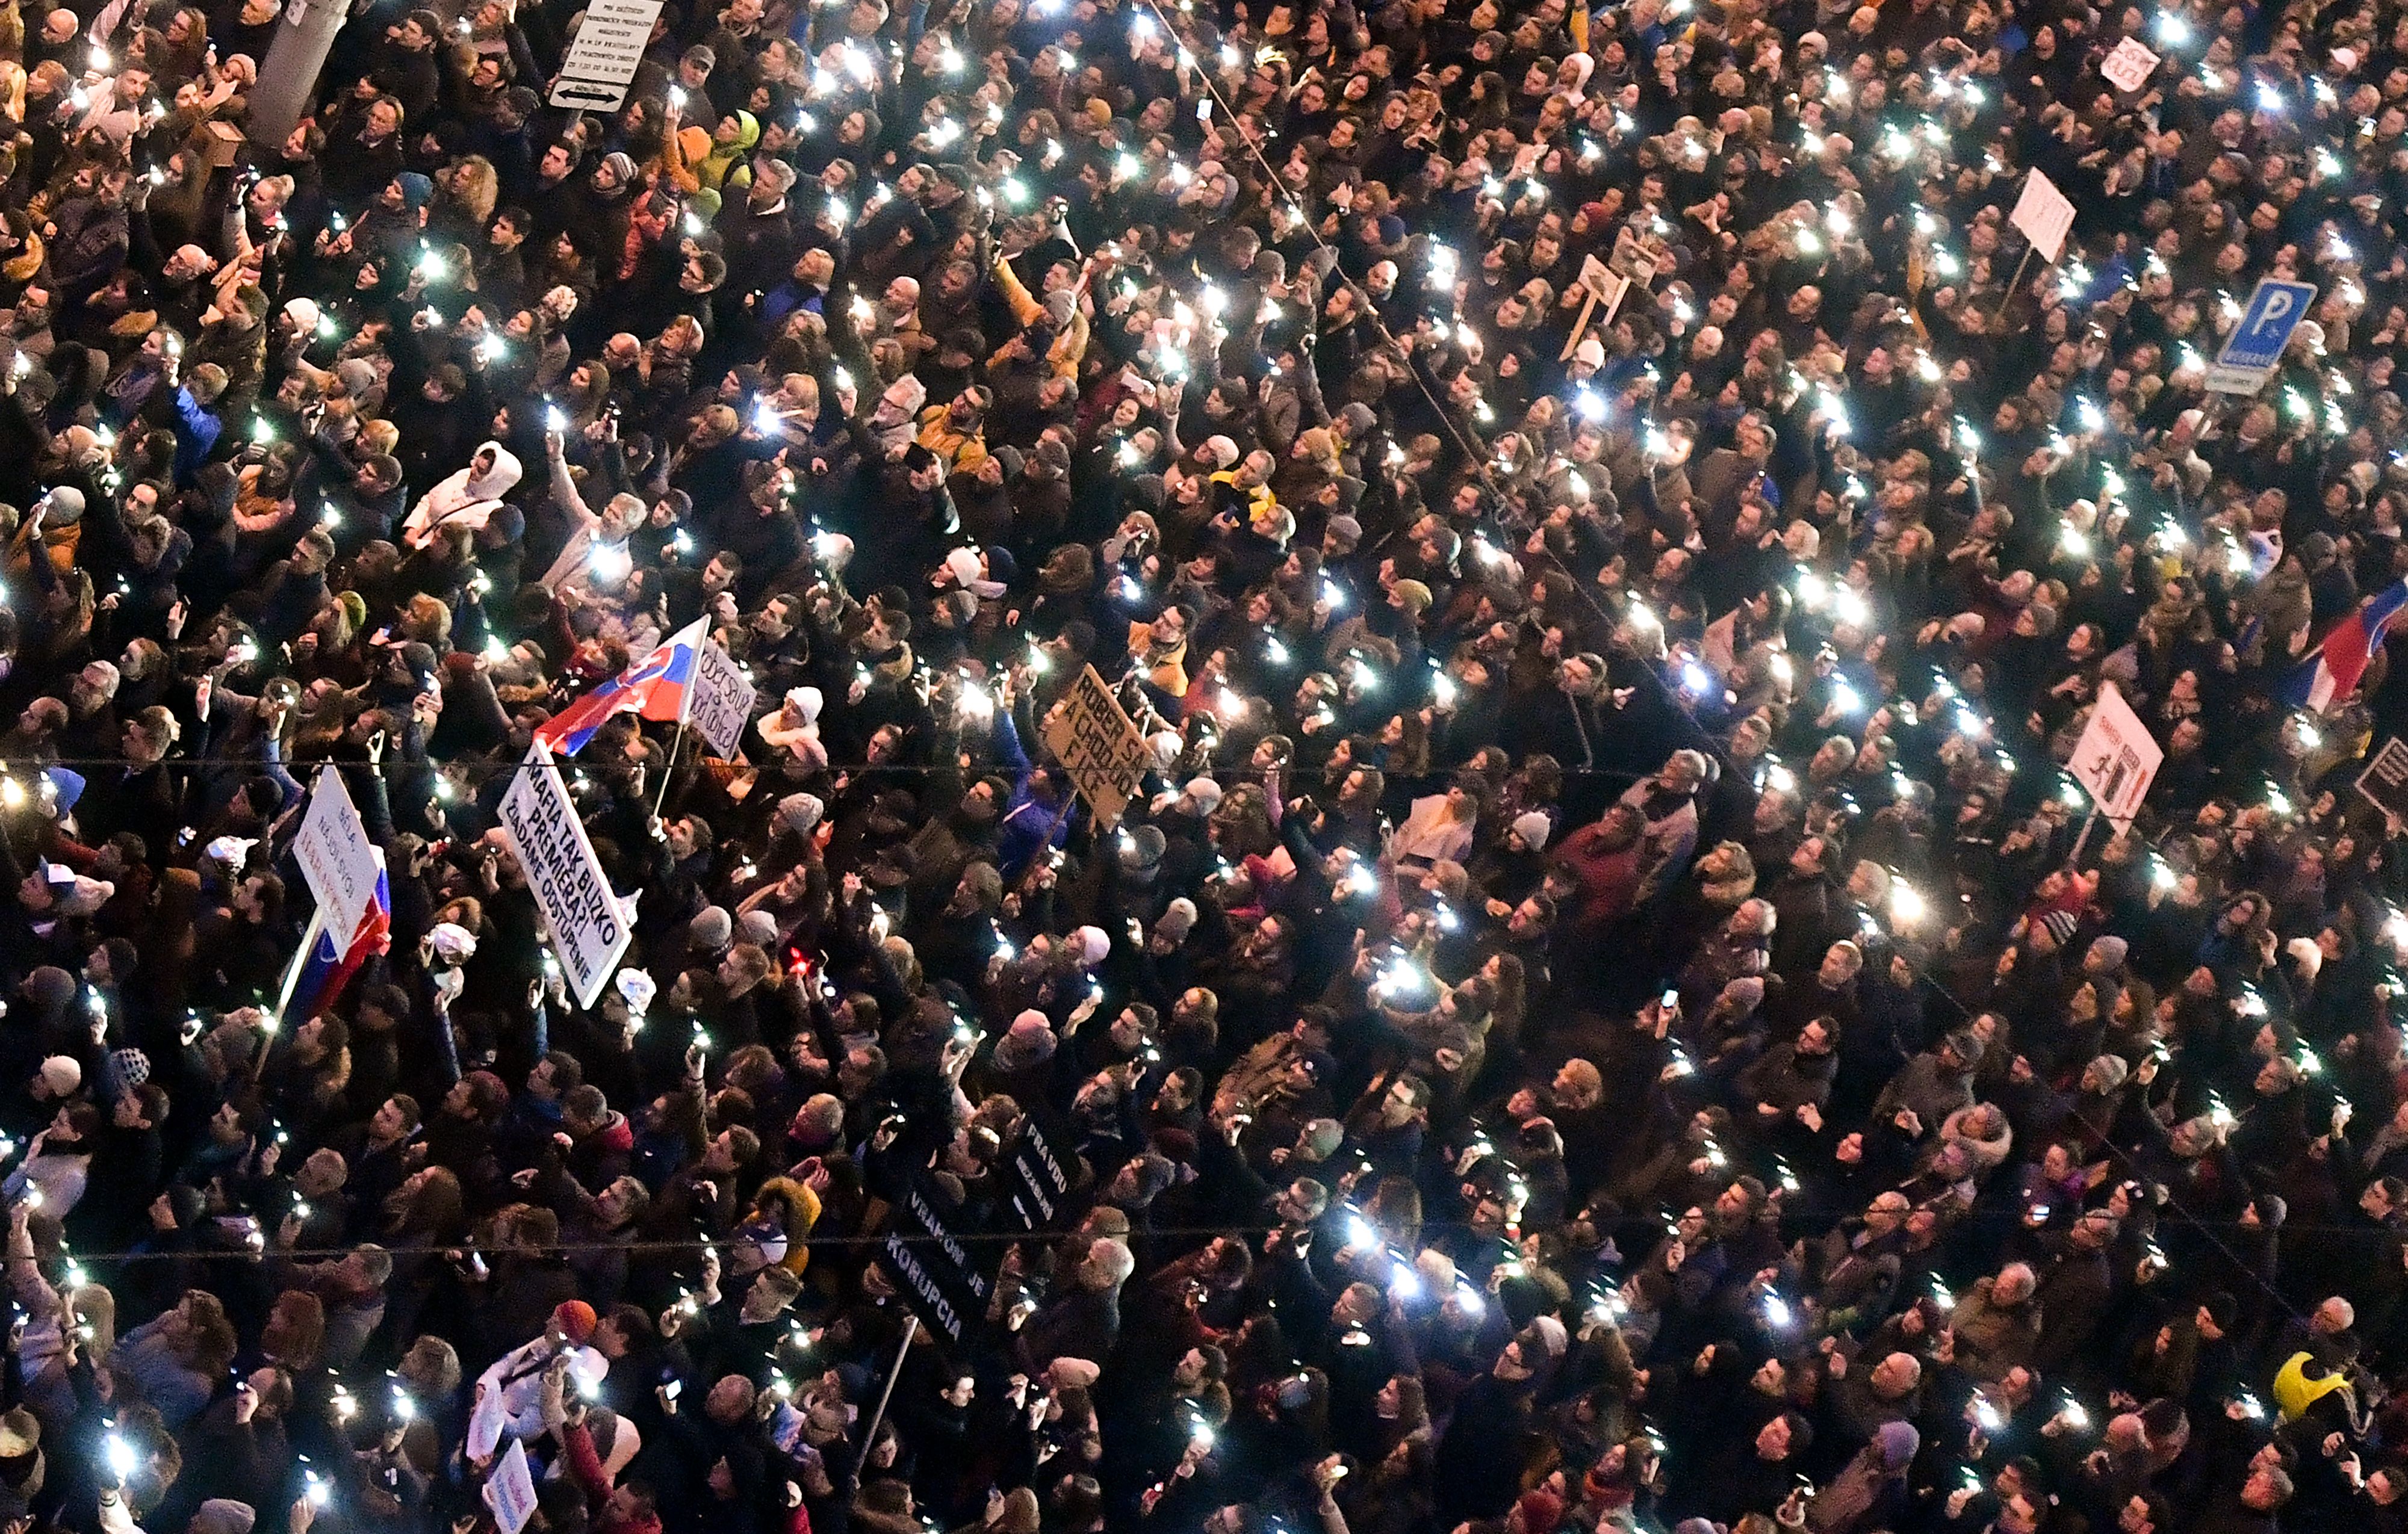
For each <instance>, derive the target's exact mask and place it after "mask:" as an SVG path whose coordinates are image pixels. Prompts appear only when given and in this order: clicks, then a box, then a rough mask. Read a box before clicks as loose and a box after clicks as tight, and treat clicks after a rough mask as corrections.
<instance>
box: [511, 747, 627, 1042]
mask: <svg viewBox="0 0 2408 1534" xmlns="http://www.w3.org/2000/svg"><path fill="white" fill-rule="evenodd" d="M501 821H502V834H503V835H504V836H507V837H508V838H509V845H510V851H511V853H512V854H513V855H514V856H516V857H517V859H518V860H519V866H520V868H522V869H523V870H524V871H525V873H526V881H527V888H528V890H529V891H530V892H532V893H533V894H534V896H535V902H536V907H537V909H538V910H539V911H541V912H542V913H543V920H544V926H545V928H546V929H547V930H548V933H549V935H550V938H551V941H552V953H553V954H555V955H556V956H558V958H559V959H560V968H561V973H562V974H563V976H564V977H565V978H566V980H567V982H568V988H569V990H570V992H571V994H573V995H575V996H576V998H577V1004H578V1005H579V1006H581V1007H590V1006H592V1005H593V1004H594V1002H595V998H597V997H599V996H600V995H601V994H602V987H603V986H605V985H606V984H608V983H609V979H610V974H611V972H612V971H613V970H614V969H615V968H617V966H618V963H619V956H620V955H622V954H624V953H625V952H626V951H627V944H628V942H629V941H630V940H631V939H632V938H634V936H635V935H636V934H635V929H634V928H633V926H632V925H631V924H630V923H629V922H628V920H627V914H626V912H625V911H624V910H622V909H621V907H620V904H619V897H618V895H617V894H616V893H614V892H613V891H612V890H611V888H610V881H609V877H608V876H606V875H605V874H603V872H602V863H601V860H600V859H597V858H596V857H595V855H594V843H593V841H592V839H591V838H589V837H588V836H587V835H586V834H585V822H584V821H583V820H581V819H580V818H579V817H578V814H577V804H576V803H575V801H573V800H571V799H570V798H569V797H568V785H567V784H566V783H565V782H563V781H562V780H561V776H560V769H559V768H558V767H556V766H554V765H553V764H552V753H551V752H550V751H548V750H546V749H544V746H543V743H542V742H540V741H538V742H537V743H536V744H535V746H532V747H531V748H530V749H529V750H528V752H527V758H526V764H525V766H524V767H523V768H521V769H520V771H519V774H518V777H517V779H516V781H514V782H512V783H511V785H510V791H509V793H507V794H504V795H503V796H502V803H501Z"/></svg>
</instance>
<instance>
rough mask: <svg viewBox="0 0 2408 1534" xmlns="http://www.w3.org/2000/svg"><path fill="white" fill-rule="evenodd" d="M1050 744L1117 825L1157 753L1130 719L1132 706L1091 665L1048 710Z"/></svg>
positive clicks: (1084, 792) (1101, 820)
mask: <svg viewBox="0 0 2408 1534" xmlns="http://www.w3.org/2000/svg"><path fill="white" fill-rule="evenodd" d="M1044 733H1045V748H1046V749H1047V750H1049V751H1051V752H1053V753H1054V757H1055V759H1056V760H1059V761H1060V762H1061V763H1062V768H1063V770H1064V771H1065V772H1067V773H1068V774H1070V781H1071V783H1073V784H1074V785H1076V786H1077V788H1078V790H1079V793H1080V795H1081V796H1082V798H1084V799H1085V800H1086V802H1087V808H1088V809H1089V810H1091V811H1093V812H1094V813H1095V817H1096V820H1097V824H1099V825H1102V826H1104V827H1107V828H1109V827H1111V826H1112V825H1114V824H1116V823H1117V822H1118V821H1119V819H1120V817H1121V811H1123V810H1125V809H1126V808H1127V807H1128V802H1129V799H1130V797H1131V796H1132V795H1134V794H1135V793H1136V792H1137V790H1138V785H1139V784H1140V783H1142V782H1144V781H1145V770H1146V767H1147V764H1148V763H1149V761H1150V760H1151V759H1150V758H1149V757H1148V756H1147V754H1146V748H1145V737H1144V736H1142V735H1140V734H1139V733H1138V732H1137V726H1136V725H1134V724H1132V723H1130V722H1129V717H1128V710H1126V709H1125V708H1123V707H1122V706H1121V701H1120V700H1119V699H1118V698H1115V697H1113V696H1112V689H1111V688H1109V687H1107V686H1105V685H1104V679H1103V678H1102V677H1101V676H1099V675H1097V674H1096V668H1095V667H1093V666H1089V667H1087V668H1086V669H1085V670H1083V671H1082V672H1081V673H1080V674H1079V679H1078V680H1077V681H1076V682H1073V683H1072V684H1070V690H1069V691H1068V693H1065V694H1064V695H1063V698H1062V701H1061V702H1060V703H1056V704H1054V707H1053V709H1052V710H1051V711H1050V712H1049V713H1048V714H1047V715H1046V716H1045V731H1044Z"/></svg>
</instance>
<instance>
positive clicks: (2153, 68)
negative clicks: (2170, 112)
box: [2099, 37, 2157, 91]
mask: <svg viewBox="0 0 2408 1534" xmlns="http://www.w3.org/2000/svg"><path fill="white" fill-rule="evenodd" d="M2099 72H2100V74H2102V75H2104V76H2106V77H2107V83H2108V84H2110V85H2112V86H2114V88H2115V89H2116V90H2118V91H2137V90H2139V89H2140V88H2141V87H2142V86H2143V85H2146V84H2148V83H2149V77H2150V76H2151V75H2154V74H2156V73H2157V55H2156V54H2155V53H2152V52H2150V51H2149V50H2148V48H2147V46H2146V45H2144V44H2143V42H2142V41H2141V39H2139V38H2138V37H2127V38H2125V39H2124V40H2123V41H2122V42H2120V43H2117V44H2116V45H2115V51H2114V52H2113V53H2110V54H2108V55H2107V57H2106V58H2105V59H2104V60H2103V61H2102V62H2101V63H2100V65H2099Z"/></svg>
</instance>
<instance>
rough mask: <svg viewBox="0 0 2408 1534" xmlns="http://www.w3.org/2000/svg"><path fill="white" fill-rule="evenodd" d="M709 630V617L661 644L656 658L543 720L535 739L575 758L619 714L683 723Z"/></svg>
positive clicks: (654, 653) (639, 663)
mask: <svg viewBox="0 0 2408 1534" xmlns="http://www.w3.org/2000/svg"><path fill="white" fill-rule="evenodd" d="M709 625H710V620H709V619H708V618H695V620H694V621H693V622H691V623H689V624H687V625H686V626H685V627H684V628H682V629H680V630H679V631H678V632H675V633H673V634H671V635H669V636H668V637H667V639H664V640H662V641H661V643H660V644H659V646H656V647H655V648H654V649H653V651H652V654H650V655H647V656H645V657H644V658H643V659H642V660H638V661H637V662H636V663H635V664H634V665H632V666H629V667H628V668H627V669H626V670H625V671H624V672H622V673H620V674H619V675H616V676H614V677H612V678H610V680H609V681H607V682H605V683H603V684H602V685H601V686H600V687H597V688H595V689H594V690H593V691H591V692H589V693H587V694H586V695H585V696H584V697H582V698H580V699H578V700H577V701H576V702H575V703H571V704H569V705H568V706H567V707H566V708H564V709H562V710H561V711H560V712H559V713H557V714H555V715H553V716H552V717H551V718H550V719H547V720H546V721H544V725H543V728H542V729H540V730H538V731H536V732H535V738H536V739H537V740H538V741H541V742H542V743H543V744H544V746H545V747H546V748H547V749H549V750H550V751H551V752H552V755H554V756H556V757H573V756H575V755H576V754H577V753H578V752H579V751H581V750H583V749H584V747H585V743H586V742H587V741H590V740H592V739H593V738H594V736H595V732H596V731H599V730H600V729H601V728H602V726H603V725H604V724H606V723H608V722H609V720H610V719H611V718H612V717H614V716H617V715H620V714H627V713H637V714H641V715H642V716H643V717H646V718H648V719H658V720H661V721H662V722H664V723H671V724H682V723H683V722H684V721H685V716H686V709H687V708H688V707H690V706H691V705H692V703H693V700H694V676H695V665H696V663H697V662H698V661H699V660H700V658H701V655H702V646H703V641H704V637H705V635H706V634H707V633H708V632H709Z"/></svg>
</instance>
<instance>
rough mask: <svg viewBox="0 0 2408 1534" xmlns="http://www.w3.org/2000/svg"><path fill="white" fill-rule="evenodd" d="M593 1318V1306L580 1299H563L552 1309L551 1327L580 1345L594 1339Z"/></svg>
mask: <svg viewBox="0 0 2408 1534" xmlns="http://www.w3.org/2000/svg"><path fill="white" fill-rule="evenodd" d="M594 1323H595V1314H594V1307H593V1306H591V1305H589V1304H587V1303H586V1302H585V1301H584V1300H562V1301H561V1302H560V1303H559V1304H557V1305H555V1306H553V1307H552V1328H553V1329H554V1330H556V1331H558V1332H559V1333H560V1334H561V1335H562V1336H563V1337H566V1338H567V1339H568V1340H569V1341H570V1342H575V1343H576V1344H577V1345H578V1346H580V1347H583V1346H584V1345H585V1344H586V1343H588V1342H592V1341H594Z"/></svg>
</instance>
